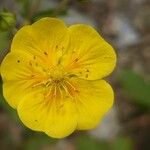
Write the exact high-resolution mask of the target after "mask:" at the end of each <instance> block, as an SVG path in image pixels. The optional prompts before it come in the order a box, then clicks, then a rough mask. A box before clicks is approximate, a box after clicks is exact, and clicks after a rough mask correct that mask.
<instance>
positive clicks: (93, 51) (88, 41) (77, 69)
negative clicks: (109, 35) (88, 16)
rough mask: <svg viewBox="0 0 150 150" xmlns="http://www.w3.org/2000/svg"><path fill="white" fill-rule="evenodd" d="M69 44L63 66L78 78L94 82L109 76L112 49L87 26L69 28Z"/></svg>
mask: <svg viewBox="0 0 150 150" xmlns="http://www.w3.org/2000/svg"><path fill="white" fill-rule="evenodd" d="M69 33H70V38H71V39H70V40H71V42H70V44H69V47H68V52H67V53H66V58H64V59H65V61H64V64H65V65H67V68H68V70H72V73H74V74H76V75H77V76H78V77H80V78H83V79H87V80H96V79H100V78H103V77H105V76H107V75H108V74H110V73H111V72H112V70H113V69H114V67H115V63H116V55H115V52H114V50H113V48H112V47H111V46H110V45H109V44H108V43H107V42H106V41H105V40H104V39H103V38H102V37H101V36H100V35H99V34H98V33H97V32H96V30H94V29H93V28H92V27H90V26H88V25H83V24H78V25H72V26H70V27H69Z"/></svg>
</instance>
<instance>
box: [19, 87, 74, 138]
mask: <svg viewBox="0 0 150 150" xmlns="http://www.w3.org/2000/svg"><path fill="white" fill-rule="evenodd" d="M40 90H41V89H39V91H38V90H35V91H34V92H32V93H30V94H27V95H26V96H25V97H24V99H23V100H22V101H21V102H20V103H19V105H18V107H17V110H18V114H19V117H20V119H21V121H22V122H23V123H24V124H25V125H26V126H27V127H29V128H30V129H32V130H37V131H43V132H45V133H46V134H48V135H49V136H51V137H54V138H62V137H65V136H68V135H69V134H71V133H72V132H73V131H74V130H75V129H76V126H77V118H76V111H75V105H74V102H73V101H72V100H71V99H67V98H65V99H62V100H61V99H52V98H50V97H47V98H45V97H44V94H43V91H40Z"/></svg>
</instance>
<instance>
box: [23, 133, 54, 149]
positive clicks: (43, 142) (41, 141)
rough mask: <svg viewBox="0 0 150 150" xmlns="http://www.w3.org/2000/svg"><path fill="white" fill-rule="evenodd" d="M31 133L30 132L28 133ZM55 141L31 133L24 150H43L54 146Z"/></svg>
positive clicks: (43, 135) (42, 135)
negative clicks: (45, 147)
mask: <svg viewBox="0 0 150 150" xmlns="http://www.w3.org/2000/svg"><path fill="white" fill-rule="evenodd" d="M30 132H32V131H30ZM26 133H27V132H26ZM55 143H56V140H55V139H51V138H50V137H48V136H46V135H45V134H43V133H35V132H34V133H33V134H32V135H29V136H28V137H27V141H26V144H25V145H24V147H23V149H24V150H34V149H35V150H40V149H42V148H44V146H48V147H50V146H51V145H53V144H55Z"/></svg>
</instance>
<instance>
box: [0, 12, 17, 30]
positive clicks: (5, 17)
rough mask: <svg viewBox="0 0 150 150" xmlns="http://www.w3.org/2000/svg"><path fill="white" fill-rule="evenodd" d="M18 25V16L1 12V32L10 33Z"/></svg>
mask: <svg viewBox="0 0 150 150" xmlns="http://www.w3.org/2000/svg"><path fill="white" fill-rule="evenodd" d="M15 25H16V16H15V15H14V14H13V13H11V12H8V11H2V12H0V31H9V30H11V29H12V28H14V27H15Z"/></svg>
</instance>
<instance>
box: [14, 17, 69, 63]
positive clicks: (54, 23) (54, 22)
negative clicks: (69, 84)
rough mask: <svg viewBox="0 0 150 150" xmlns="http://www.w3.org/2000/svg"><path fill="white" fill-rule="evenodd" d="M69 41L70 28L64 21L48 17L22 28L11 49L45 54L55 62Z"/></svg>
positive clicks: (40, 55) (38, 54) (39, 54)
mask: <svg viewBox="0 0 150 150" xmlns="http://www.w3.org/2000/svg"><path fill="white" fill-rule="evenodd" d="M68 42H69V35H68V30H67V27H66V26H65V24H64V22H63V21H61V20H59V19H56V18H48V17H47V18H43V19H41V20H39V21H37V22H35V23H34V24H32V25H27V26H24V27H23V28H21V29H20V30H19V31H18V32H17V34H16V35H15V37H14V39H13V42H12V45H11V51H24V52H27V53H31V54H33V55H36V56H39V57H42V56H44V57H47V59H49V61H51V62H52V63H54V64H55V63H56V62H57V61H58V60H56V59H58V58H59V57H60V56H61V55H62V54H63V52H64V50H65V49H66V47H67V45H68ZM45 55H46V56H45ZM52 56H53V58H52Z"/></svg>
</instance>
